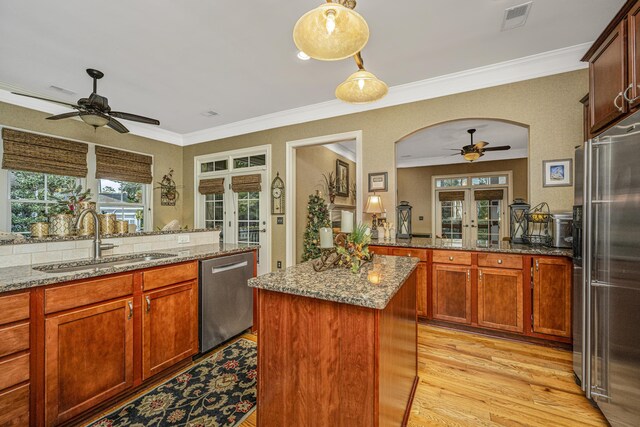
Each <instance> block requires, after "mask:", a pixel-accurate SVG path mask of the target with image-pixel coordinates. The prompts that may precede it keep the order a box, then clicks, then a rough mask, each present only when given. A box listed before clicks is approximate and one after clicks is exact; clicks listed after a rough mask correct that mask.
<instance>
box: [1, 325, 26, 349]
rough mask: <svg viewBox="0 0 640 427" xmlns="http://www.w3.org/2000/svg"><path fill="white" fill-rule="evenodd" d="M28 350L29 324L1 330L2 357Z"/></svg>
mask: <svg viewBox="0 0 640 427" xmlns="http://www.w3.org/2000/svg"><path fill="white" fill-rule="evenodd" d="M28 349H29V324H28V323H22V324H20V325H14V326H8V327H4V328H0V357H4V356H6V355H8V354H11V353H17V352H19V351H22V350H28Z"/></svg>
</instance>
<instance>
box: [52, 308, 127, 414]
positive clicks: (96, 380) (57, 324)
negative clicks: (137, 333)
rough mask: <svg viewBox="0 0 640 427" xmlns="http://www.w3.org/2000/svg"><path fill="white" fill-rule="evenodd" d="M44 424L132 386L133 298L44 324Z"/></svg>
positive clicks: (62, 315) (58, 316)
mask: <svg viewBox="0 0 640 427" xmlns="http://www.w3.org/2000/svg"><path fill="white" fill-rule="evenodd" d="M45 339H46V341H45V411H46V414H45V419H46V420H45V423H46V425H56V424H59V423H61V422H64V421H66V420H69V419H70V418H72V417H74V416H76V415H78V414H81V413H82V412H84V411H86V410H88V409H90V408H92V407H93V406H95V405H97V404H98V403H100V402H103V401H105V400H107V399H109V398H111V397H113V396H115V395H117V394H119V393H121V392H122V391H124V390H126V389H128V388H130V387H132V386H133V299H132V298H125V299H121V300H117V301H112V302H105V303H101V304H98V305H94V306H91V307H87V308H80V309H75V310H71V311H66V312H62V313H60V314H56V315H51V316H48V317H47V318H46V319H45Z"/></svg>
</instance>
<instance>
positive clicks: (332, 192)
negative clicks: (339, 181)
mask: <svg viewBox="0 0 640 427" xmlns="http://www.w3.org/2000/svg"><path fill="white" fill-rule="evenodd" d="M322 178H324V188H325V190H326V191H327V195H328V196H329V202H331V203H333V202H334V201H335V199H336V188H337V186H336V176H335V175H334V174H333V172H329V174H328V175H325V174H322Z"/></svg>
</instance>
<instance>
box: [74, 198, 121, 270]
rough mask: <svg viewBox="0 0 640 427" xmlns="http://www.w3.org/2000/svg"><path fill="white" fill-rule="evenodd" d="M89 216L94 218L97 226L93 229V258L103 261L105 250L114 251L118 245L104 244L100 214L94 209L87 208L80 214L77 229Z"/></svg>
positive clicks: (76, 224)
mask: <svg viewBox="0 0 640 427" xmlns="http://www.w3.org/2000/svg"><path fill="white" fill-rule="evenodd" d="M87 214H91V216H93V222H94V224H95V227H94V228H93V232H94V234H93V250H92V251H91V252H92V253H91V258H93V259H94V260H99V259H102V250H103V249H113V248H115V247H116V245H114V244H111V243H104V244H103V243H102V239H101V237H100V219H99V218H98V214H97V213H96V211H95V210H94V209H90V208H87V209H84V210H83V211H82V212H80V215H78V219H76V223H75V228H76V229H77V228H78V224H80V223H81V222H82V220H83V219H84V217H85V216H87Z"/></svg>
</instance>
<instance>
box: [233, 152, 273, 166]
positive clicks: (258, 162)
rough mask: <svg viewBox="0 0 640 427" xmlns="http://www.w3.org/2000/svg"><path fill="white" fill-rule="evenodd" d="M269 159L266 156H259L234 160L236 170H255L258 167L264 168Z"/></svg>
mask: <svg viewBox="0 0 640 427" xmlns="http://www.w3.org/2000/svg"><path fill="white" fill-rule="evenodd" d="M266 161H267V158H266V156H265V155H264V154H260V155H258V156H245V157H236V158H235V159H233V168H234V169H244V168H253V167H256V166H264V165H265V164H266Z"/></svg>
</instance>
